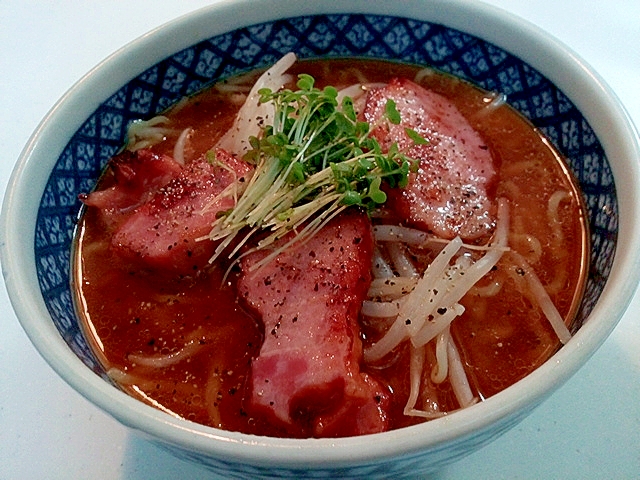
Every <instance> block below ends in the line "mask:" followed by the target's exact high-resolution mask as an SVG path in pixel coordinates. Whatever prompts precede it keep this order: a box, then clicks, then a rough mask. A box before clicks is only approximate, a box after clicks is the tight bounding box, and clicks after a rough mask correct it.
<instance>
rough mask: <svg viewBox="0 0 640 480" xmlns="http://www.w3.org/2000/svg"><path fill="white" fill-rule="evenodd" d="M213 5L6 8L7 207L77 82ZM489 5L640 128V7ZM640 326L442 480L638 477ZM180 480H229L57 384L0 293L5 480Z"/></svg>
mask: <svg viewBox="0 0 640 480" xmlns="http://www.w3.org/2000/svg"><path fill="white" fill-rule="evenodd" d="M208 3H211V2H208V1H205V0H180V1H179V2H177V1H169V0H162V1H160V0H137V1H123V0H109V1H107V0H92V1H85V2H82V1H79V0H66V1H53V0H46V1H45V0H0V195H4V191H5V189H6V186H7V181H8V178H9V175H10V172H11V170H12V168H13V165H14V163H15V161H16V159H17V158H18V156H19V154H20V152H21V150H22V147H23V146H24V145H25V143H26V142H27V139H28V138H29V136H30V135H31V133H32V131H33V130H34V129H35V127H36V126H37V124H38V123H39V122H40V120H41V119H42V117H43V116H44V115H45V114H46V112H47V111H48V110H49V109H50V108H51V107H52V106H53V104H54V102H55V101H56V100H57V99H58V98H59V97H60V96H61V95H62V94H63V93H64V92H65V91H66V90H67V89H68V88H69V87H70V86H71V85H72V84H73V83H74V82H76V81H77V80H78V79H79V78H80V77H81V76H82V75H83V74H84V73H86V72H87V71H88V70H89V69H90V68H92V67H93V66H94V65H95V64H97V63H98V62H99V61H100V60H102V59H103V58H104V57H106V56H107V55H109V54H110V53H112V52H113V51H115V50H116V49H118V48H119V47H121V46H123V45H124V44H125V43H127V42H129V41H131V40H133V39H135V38H136V37H138V36H140V35H142V34H144V33H145V32H147V31H149V30H151V29H152V28H154V27H156V26H159V25H161V24H163V23H164V22H166V21H169V20H171V19H173V18H175V17H177V16H179V15H181V14H183V13H187V12H189V11H192V10H195V9H196V8H199V7H201V6H204V5H206V4H208ZM489 3H491V4H495V5H497V6H500V7H502V8H505V9H506V10H509V11H511V12H513V13H515V14H517V15H520V16H521V17H524V18H525V19H527V20H529V21H531V22H533V23H535V24H537V25H538V26H540V27H542V28H543V29H545V30H546V31H548V32H550V33H551V34H553V35H555V36H556V37H557V38H559V39H560V40H561V41H563V42H564V43H566V44H567V45H568V46H569V47H571V48H572V49H573V50H574V51H576V52H577V53H578V54H579V55H580V56H582V57H583V58H584V59H585V60H586V61H587V62H588V63H589V64H591V65H592V66H593V67H594V68H595V69H596V70H597V71H598V72H599V73H600V74H601V75H602V76H603V77H604V78H605V80H606V81H607V82H608V83H609V85H610V86H611V87H612V88H613V90H614V91H615V92H616V93H617V95H618V96H619V97H620V99H621V101H622V103H623V104H624V105H625V106H626V108H627V109H628V111H629V112H630V114H631V117H632V118H633V119H634V121H635V122H636V125H640V1H638V0H491V1H490V2H489ZM639 187H640V186H639ZM3 287H4V285H3ZM639 314H640V296H639V295H636V296H635V298H634V300H633V301H632V303H631V306H630V308H629V310H628V311H627V313H626V315H625V316H624V318H623V319H622V321H621V322H620V324H619V325H618V327H617V328H616V329H615V331H614V332H613V334H612V335H611V337H610V338H609V339H608V340H607V342H606V343H605V344H604V345H603V346H602V348H601V349H600V350H598V352H597V353H596V354H595V355H594V356H593V357H592V358H591V360H590V361H589V362H588V363H587V364H586V365H585V366H584V367H583V368H582V369H581V370H580V371H579V372H578V373H577V374H576V375H575V376H574V377H573V378H572V379H571V380H570V381H569V382H568V383H566V384H565V385H564V386H563V387H562V388H561V389H560V390H559V391H557V392H556V393H555V394H554V395H553V396H552V397H551V398H550V399H549V400H548V401H546V402H545V403H544V404H543V405H542V406H541V407H539V408H538V409H537V410H536V411H535V412H534V413H533V414H532V415H531V416H530V417H529V418H527V419H526V420H525V421H524V422H522V423H521V424H519V425H518V426H517V427H515V429H513V430H512V431H510V432H508V433H507V434H505V435H504V436H502V437H501V438H499V439H498V440H497V441H495V442H494V443H492V444H490V445H489V446H487V447H485V448H483V449H482V450H480V451H478V452H476V453H474V454H472V455H470V456H468V457H467V458H465V459H463V460H462V461H460V462H458V463H456V464H453V465H451V466H450V467H448V468H446V469H445V470H443V471H442V472H439V473H438V474H437V475H435V476H434V478H435V479H437V480H444V479H459V478H463V479H464V478H474V479H489V478H491V479H498V478H504V479H516V478H518V479H552V478H558V479H560V478H562V479H569V478H576V479H586V478H594V479H604V478H607V479H629V478H640V320H639V318H638V317H639ZM173 478H185V479H186V478H188V479H205V478H206V479H215V478H219V477H218V476H216V475H215V474H212V473H211V472H208V471H205V470H203V469H202V468H200V467H197V466H194V465H191V464H188V463H185V462H183V461H180V460H177V459H175V458H173V457H172V456H170V455H168V454H166V453H165V452H164V451H162V450H160V449H158V448H157V447H155V446H154V445H152V444H151V443H149V442H147V441H145V440H142V439H140V438H138V437H137V436H136V435H133V434H131V433H130V432H129V431H127V429H125V428H124V427H122V426H121V425H120V424H118V423H117V422H116V421H114V420H113V419H112V418H111V417H108V416H107V415H106V414H104V413H102V411H100V410H98V409H97V408H96V407H94V406H93V405H92V404H90V403H89V402H87V401H86V400H85V399H84V398H82V397H81V396H80V395H79V394H77V393H76V392H75V391H74V390H72V389H71V388H70V387H69V386H68V385H67V384H66V383H64V382H63V381H62V380H61V379H60V378H58V376H57V375H56V374H55V373H54V372H53V370H52V369H51V368H50V367H49V366H48V365H47V364H46V363H45V362H44V361H43V359H42V358H41V357H40V356H39V354H38V353H37V352H36V350H35V349H34V347H33V346H32V345H31V344H30V342H29V340H28V339H27V337H26V335H25V334H24V333H23V331H22V329H21V327H20V325H19V323H18V321H17V319H16V317H15V315H14V313H13V311H12V309H11V306H10V304H9V300H8V298H7V294H6V290H5V288H0V479H2V480H4V479H132V480H147V479H149V480H150V479H154V480H163V479H173Z"/></svg>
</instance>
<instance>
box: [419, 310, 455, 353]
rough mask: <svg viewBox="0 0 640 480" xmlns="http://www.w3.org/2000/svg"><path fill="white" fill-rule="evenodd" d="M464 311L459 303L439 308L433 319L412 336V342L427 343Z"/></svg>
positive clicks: (420, 344)
mask: <svg viewBox="0 0 640 480" xmlns="http://www.w3.org/2000/svg"><path fill="white" fill-rule="evenodd" d="M463 313H464V307H463V306H462V305H460V304H459V303H456V304H453V305H451V306H449V307H446V308H445V307H443V308H441V309H438V311H436V314H435V315H434V316H433V320H432V321H429V322H427V323H425V324H424V326H423V327H422V328H421V329H420V331H419V332H417V333H416V334H415V335H413V336H411V337H410V339H411V343H412V344H413V345H414V346H416V347H420V346H422V345H426V344H427V343H429V342H430V341H431V340H433V339H434V338H436V336H437V335H438V334H440V333H441V332H442V331H443V330H445V329H446V328H448V327H449V325H451V322H453V321H454V320H455V319H456V318H457V317H459V316H460V315H462V314H463Z"/></svg>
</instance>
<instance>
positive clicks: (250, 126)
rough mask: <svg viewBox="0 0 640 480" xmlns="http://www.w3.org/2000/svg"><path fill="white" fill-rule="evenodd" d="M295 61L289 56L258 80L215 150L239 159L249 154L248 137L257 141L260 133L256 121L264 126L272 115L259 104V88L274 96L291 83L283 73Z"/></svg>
mask: <svg viewBox="0 0 640 480" xmlns="http://www.w3.org/2000/svg"><path fill="white" fill-rule="evenodd" d="M296 60H297V57H296V55H295V54H294V53H293V52H289V53H287V54H286V55H284V56H283V57H282V58H281V59H280V60H278V61H277V62H276V63H275V64H274V65H273V66H272V67H271V68H269V69H268V70H267V71H266V72H264V73H263V74H262V75H261V76H260V78H258V80H257V81H256V83H255V84H254V85H253V87H252V88H251V91H250V92H249V94H248V95H247V99H246V101H245V102H244V104H243V105H242V107H240V111H239V112H238V114H237V115H236V118H235V121H234V123H233V125H232V127H231V128H230V129H229V130H228V131H227V132H226V133H225V134H224V135H223V136H222V138H221V139H220V141H219V142H218V147H220V148H222V149H224V150H226V151H228V152H230V153H233V154H236V155H238V156H240V157H241V156H243V155H244V154H245V153H246V152H247V151H248V150H249V147H250V145H249V141H248V139H249V137H251V136H255V137H257V136H258V135H259V133H260V123H259V122H257V121H256V119H258V118H262V119H264V120H265V121H266V122H268V120H269V119H270V118H272V117H273V116H274V113H275V109H274V106H273V104H272V103H271V102H268V103H263V104H261V103H260V101H259V100H260V94H259V93H258V92H259V90H260V89H262V88H269V89H271V90H272V91H274V92H275V91H278V90H280V89H281V88H282V87H283V86H284V85H285V84H286V83H287V82H288V81H290V80H291V77H290V76H289V75H285V72H286V71H287V70H288V69H289V68H290V67H291V66H292V65H293V64H294V63H295V62H296Z"/></svg>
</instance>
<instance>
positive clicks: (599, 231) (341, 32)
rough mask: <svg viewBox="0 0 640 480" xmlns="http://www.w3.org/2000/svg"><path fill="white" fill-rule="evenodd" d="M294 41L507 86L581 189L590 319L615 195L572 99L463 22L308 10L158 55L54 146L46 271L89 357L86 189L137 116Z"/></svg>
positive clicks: (40, 226) (55, 313) (76, 342)
mask: <svg viewBox="0 0 640 480" xmlns="http://www.w3.org/2000/svg"><path fill="white" fill-rule="evenodd" d="M289 51H294V52H296V53H297V54H298V56H299V57H301V58H323V57H325V58H326V57H363V58H378V59H388V60H397V61H401V62H407V63H412V64H418V65H424V66H429V67H433V68H436V69H438V70H441V71H444V72H447V73H451V74H453V75H456V76H458V77H461V78H464V79H466V80H469V81H471V82H474V83H476V84H477V85H479V86H481V87H483V88H485V89H487V90H494V91H499V92H502V93H504V94H506V95H507V101H508V102H509V103H510V104H511V105H512V106H513V107H515V108H516V109H517V110H519V111H520V112H521V113H522V114H524V115H525V116H526V117H527V118H529V120H530V121H531V122H532V123H533V124H534V125H535V126H536V127H538V128H539V129H540V130H541V131H542V132H543V133H544V134H545V135H546V136H547V137H548V138H549V140H550V141H551V142H552V143H553V144H554V145H555V146H556V148H558V150H559V151H560V152H562V153H563V154H564V155H565V156H566V158H567V159H568V163H569V168H570V170H571V171H572V172H573V173H574V175H575V177H576V178H577V180H578V182H579V184H580V187H581V189H582V192H583V194H584V201H585V204H586V207H587V210H588V216H589V227H590V234H591V260H590V265H589V267H588V268H589V279H588V283H587V286H586V291H585V295H584V298H583V301H582V303H581V306H580V310H579V313H578V317H577V320H576V323H575V325H576V326H575V328H579V326H580V325H582V323H583V322H584V321H585V319H586V318H587V317H588V315H589V313H590V312H591V310H592V308H593V306H594V305H595V303H596V302H597V300H598V298H599V296H600V294H601V293H602V290H603V288H604V285H605V283H606V280H607V277H608V274H609V271H610V269H611V265H612V263H613V257H614V253H615V245H616V238H617V231H618V204H617V199H616V191H615V184H614V179H613V175H612V172H611V168H610V166H609V163H608V161H607V158H606V155H605V153H604V151H603V148H602V146H601V144H600V142H599V141H598V139H597V138H596V136H595V134H594V133H593V130H592V129H591V127H590V126H589V124H588V122H587V121H586V120H585V118H584V117H583V116H582V114H581V113H580V111H579V110H578V109H577V108H576V106H575V105H573V103H572V102H571V101H570V99H569V98H567V96H566V95H565V94H564V93H563V92H562V91H561V90H560V89H558V88H557V87H556V86H555V85H553V84H552V83H551V82H550V81H549V80H548V79H546V78H545V77H544V76H543V75H541V74H540V73H539V72H538V71H536V70H535V69H533V68H532V67H531V66H529V65H528V64H527V63H525V62H524V61H522V60H521V59H519V58H517V57H515V56H513V55H511V54H509V53H508V52H506V51H505V50H503V49H501V48H498V47H496V46H495V45H492V44H490V43H487V42H485V41H483V40H482V39H480V38H477V37H474V36H471V35H468V34H466V33H464V32H461V31H459V30H454V29H451V28H448V27H446V26H443V25H438V24H433V23H428V22H418V21H415V20H409V19H405V18H398V17H388V16H370V15H326V16H309V17H298V18H290V19H284V20H279V21H275V22H269V23H263V24H259V25H255V26H251V27H247V28H242V29H239V30H234V31H232V32H229V33H226V34H223V35H219V36H216V37H213V38H210V39H208V40H206V41H203V42H200V43H198V44H196V45H193V46H191V47H189V48H186V49H184V50H182V51H180V52H178V53H176V54H174V55H172V56H170V57H169V58H167V59H165V60H163V61H161V62H159V63H157V64H156V65H154V66H153V67H151V68H149V69H148V70H146V71H145V72H143V73H142V74H140V75H138V76H137V77H135V78H133V79H132V80H131V81H129V82H128V83H127V84H126V85H124V86H122V88H120V89H119V90H118V91H117V92H115V93H114V94H113V95H111V96H110V97H109V98H107V99H106V100H105V101H104V102H103V103H102V104H101V105H100V106H99V107H98V108H97V109H96V111H95V112H94V113H93V114H92V115H91V116H90V117H89V118H88V119H87V120H86V122H84V124H83V125H82V127H81V128H79V129H78V131H77V132H76V133H75V134H74V135H73V137H72V138H71V140H70V141H69V143H68V144H67V146H66V148H65V149H64V151H63V152H62V154H61V155H60V157H59V158H58V160H57V163H56V165H55V168H54V169H53V171H52V173H51V176H50V178H49V181H48V183H47V186H46V188H45V191H44V192H43V194H42V199H41V203H40V208H39V212H38V218H37V224H36V236H35V245H34V249H35V257H36V265H37V272H38V280H39V284H40V289H41V292H42V295H43V297H44V300H45V303H46V304H47V307H48V309H49V312H50V313H51V317H52V319H53V321H54V323H55V325H56V327H57V329H58V331H59V332H60V334H61V336H62V337H63V338H64V340H65V341H66V343H67V344H68V345H69V346H70V348H71V349H72V350H73V351H74V353H75V354H76V355H77V356H78V357H80V358H81V359H82V361H83V362H84V363H85V364H86V365H87V366H88V367H90V368H91V369H93V370H94V371H95V372H96V373H98V374H102V375H104V372H103V371H102V368H101V367H100V365H99V363H98V361H97V360H96V358H95V357H94V355H93V354H92V353H91V350H90V348H89V347H88V345H87V342H86V340H85V339H84V337H83V334H82V332H81V330H80V327H79V325H78V320H77V316H76V313H75V309H74V301H73V295H72V292H71V290H70V281H69V278H70V267H71V253H70V252H71V245H72V240H73V234H74V227H75V225H76V222H77V218H78V213H79V211H80V206H81V204H80V202H79V201H78V194H80V193H86V192H89V191H90V190H91V189H92V188H93V186H94V185H95V182H96V180H97V178H98V176H99V174H100V172H101V171H102V169H103V168H104V166H105V164H106V162H107V160H108V159H109V158H110V157H111V156H112V155H114V154H115V153H116V152H117V151H118V150H119V149H120V148H121V146H122V144H123V142H124V138H125V135H126V131H127V127H128V125H129V124H130V123H131V122H132V121H134V120H137V119H140V118H148V117H151V116H153V115H155V114H157V113H159V112H161V111H162V110H164V109H166V108H167V107H168V106H170V105H171V104H172V103H174V102H176V101H177V100H179V99H180V98H182V97H183V96H185V95H189V94H192V93H194V92H197V91H198V90H200V89H202V88H204V87H205V86H206V85H207V84H209V83H211V82H213V81H215V80H217V79H220V78H224V77H227V76H230V75H234V74H236V73H240V72H242V71H246V70H251V69H253V68H257V67H266V66H268V65H270V64H272V63H274V62H275V61H276V60H278V59H279V58H280V57H281V56H282V55H284V54H285V53H287V52H289Z"/></svg>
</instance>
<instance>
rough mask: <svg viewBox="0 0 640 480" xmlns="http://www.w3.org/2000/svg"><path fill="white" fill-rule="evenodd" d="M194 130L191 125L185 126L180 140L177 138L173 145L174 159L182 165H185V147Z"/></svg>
mask: <svg viewBox="0 0 640 480" xmlns="http://www.w3.org/2000/svg"><path fill="white" fill-rule="evenodd" d="M192 130H193V129H192V128H191V127H187V128H185V129H184V130H183V131H182V133H181V134H180V136H179V137H178V140H176V144H175V145H174V147H173V159H174V160H175V161H176V162H178V163H179V164H180V165H182V166H184V164H185V160H184V148H185V146H186V145H187V140H188V139H189V135H190V134H191V132H192Z"/></svg>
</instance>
